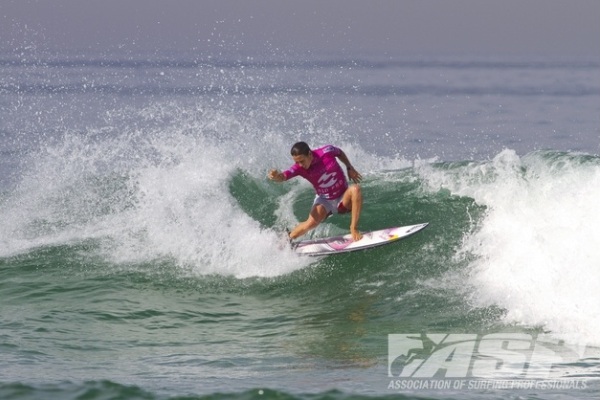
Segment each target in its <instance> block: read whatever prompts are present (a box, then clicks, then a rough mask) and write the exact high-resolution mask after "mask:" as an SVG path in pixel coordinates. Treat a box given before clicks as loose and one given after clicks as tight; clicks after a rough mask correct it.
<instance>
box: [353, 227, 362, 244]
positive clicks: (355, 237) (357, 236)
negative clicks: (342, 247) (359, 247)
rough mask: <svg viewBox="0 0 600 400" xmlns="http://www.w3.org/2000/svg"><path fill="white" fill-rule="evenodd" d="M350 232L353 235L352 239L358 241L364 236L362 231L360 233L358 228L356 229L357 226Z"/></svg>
mask: <svg viewBox="0 0 600 400" xmlns="http://www.w3.org/2000/svg"><path fill="white" fill-rule="evenodd" d="M350 234H351V235H352V239H353V240H354V241H355V242H358V241H359V240H360V239H362V236H363V235H362V233H360V232H359V231H358V229H356V228H351V229H350Z"/></svg>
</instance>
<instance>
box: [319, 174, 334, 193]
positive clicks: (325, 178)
mask: <svg viewBox="0 0 600 400" xmlns="http://www.w3.org/2000/svg"><path fill="white" fill-rule="evenodd" d="M336 182H337V179H335V172H329V173H324V174H323V175H321V177H320V178H319V187H320V188H321V189H327V188H330V187H332V186H333V185H335V184H336Z"/></svg>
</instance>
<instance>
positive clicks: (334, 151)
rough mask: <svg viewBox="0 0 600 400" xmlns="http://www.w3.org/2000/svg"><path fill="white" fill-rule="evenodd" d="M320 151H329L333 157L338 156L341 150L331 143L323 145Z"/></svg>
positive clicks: (325, 152) (324, 152)
mask: <svg viewBox="0 0 600 400" xmlns="http://www.w3.org/2000/svg"><path fill="white" fill-rule="evenodd" d="M322 151H323V154H327V153H331V154H333V155H334V156H335V157H337V156H339V155H340V153H341V150H340V148H339V147H335V146H334V145H331V144H329V145H327V146H323V147H322Z"/></svg>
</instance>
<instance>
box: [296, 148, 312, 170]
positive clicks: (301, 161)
mask: <svg viewBox="0 0 600 400" xmlns="http://www.w3.org/2000/svg"><path fill="white" fill-rule="evenodd" d="M292 158H293V159H294V162H295V163H296V164H298V165H299V166H301V167H302V168H304V169H308V167H310V163H311V162H312V159H313V155H312V152H311V153H308V155H307V156H305V155H304V154H300V155H297V156H292Z"/></svg>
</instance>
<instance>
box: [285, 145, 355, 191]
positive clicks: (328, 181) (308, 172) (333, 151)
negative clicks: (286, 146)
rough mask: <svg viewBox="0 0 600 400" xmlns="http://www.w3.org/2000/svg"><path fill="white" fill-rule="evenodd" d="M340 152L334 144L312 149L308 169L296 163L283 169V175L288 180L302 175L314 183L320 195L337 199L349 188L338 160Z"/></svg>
mask: <svg viewBox="0 0 600 400" xmlns="http://www.w3.org/2000/svg"><path fill="white" fill-rule="evenodd" d="M340 153H341V150H340V149H339V148H337V147H335V146H332V145H327V146H323V147H320V148H318V149H316V150H312V154H313V160H312V162H311V164H310V167H308V169H304V168H302V167H301V166H300V165H298V164H294V165H292V166H291V167H290V168H289V169H288V170H287V171H283V175H284V176H285V179H286V180H288V179H290V178H293V177H295V176H298V175H300V176H301V177H303V178H305V179H306V180H308V181H309V182H310V183H311V184H312V185H313V187H314V188H315V190H316V192H317V194H318V195H319V196H323V197H324V198H326V199H330V200H332V199H337V198H338V197H340V196H342V195H343V194H344V192H345V191H346V189H348V182H346V176H345V175H344V171H343V170H342V167H340V164H338V162H337V160H336V157H337V156H338V155H340Z"/></svg>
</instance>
